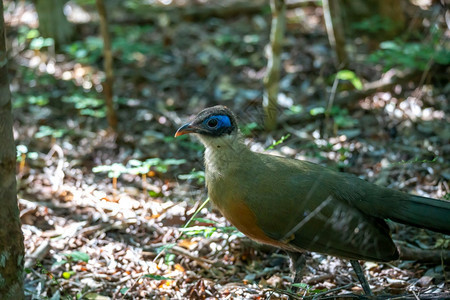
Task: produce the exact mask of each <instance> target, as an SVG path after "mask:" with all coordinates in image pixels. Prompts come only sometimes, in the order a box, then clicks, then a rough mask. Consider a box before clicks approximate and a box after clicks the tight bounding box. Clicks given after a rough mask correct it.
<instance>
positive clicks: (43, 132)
mask: <svg viewBox="0 0 450 300" xmlns="http://www.w3.org/2000/svg"><path fill="white" fill-rule="evenodd" d="M68 131H69V130H68V129H64V128H52V127H50V126H47V125H42V126H39V130H38V132H36V133H35V134H34V137H35V138H37V139H40V138H43V137H46V136H51V137H53V138H60V137H63V136H64V135H65V134H66V133H67V132H68Z"/></svg>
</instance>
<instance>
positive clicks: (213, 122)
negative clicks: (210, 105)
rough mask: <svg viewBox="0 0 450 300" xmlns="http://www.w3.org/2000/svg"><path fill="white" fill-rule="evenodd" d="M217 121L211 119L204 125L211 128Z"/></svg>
mask: <svg viewBox="0 0 450 300" xmlns="http://www.w3.org/2000/svg"><path fill="white" fill-rule="evenodd" d="M218 123H219V122H218V121H217V120H216V119H211V120H209V121H208V123H206V125H208V127H211V128H213V127H216V126H217V124H218Z"/></svg>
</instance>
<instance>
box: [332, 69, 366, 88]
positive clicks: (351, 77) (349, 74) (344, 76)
mask: <svg viewBox="0 0 450 300" xmlns="http://www.w3.org/2000/svg"><path fill="white" fill-rule="evenodd" d="M336 78H337V79H340V80H348V81H350V82H351V84H352V85H353V86H354V87H355V88H356V89H357V90H362V87H363V85H362V82H361V80H360V79H359V78H358V76H356V74H355V72H353V71H350V70H341V71H339V72H338V73H337V74H336Z"/></svg>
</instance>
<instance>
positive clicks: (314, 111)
mask: <svg viewBox="0 0 450 300" xmlns="http://www.w3.org/2000/svg"><path fill="white" fill-rule="evenodd" d="M324 113H325V107H314V108H311V110H310V111H309V114H310V115H311V116H317V115H321V114H324Z"/></svg>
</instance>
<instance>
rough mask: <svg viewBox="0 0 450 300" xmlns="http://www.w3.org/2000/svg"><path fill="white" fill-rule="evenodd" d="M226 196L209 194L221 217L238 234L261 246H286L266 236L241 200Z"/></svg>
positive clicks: (253, 214) (224, 194)
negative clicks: (236, 230)
mask: <svg viewBox="0 0 450 300" xmlns="http://www.w3.org/2000/svg"><path fill="white" fill-rule="evenodd" d="M224 196H225V197H224ZM226 196H227V195H226V193H223V194H222V195H214V192H213V193H210V198H211V200H212V201H213V203H214V204H216V206H217V207H218V208H219V210H220V212H221V213H222V214H223V216H224V217H225V218H226V219H227V220H228V221H230V223H231V224H233V226H235V227H236V228H237V229H238V230H239V231H240V232H242V233H243V234H245V235H246V236H248V237H249V238H251V239H253V240H255V241H258V242H260V243H263V244H269V245H272V246H276V247H284V246H286V245H284V244H283V243H281V242H279V241H276V240H274V239H272V238H270V237H268V236H267V235H266V233H265V232H264V231H263V230H262V229H261V227H260V226H259V225H258V219H257V218H256V216H255V213H254V212H253V211H252V210H251V209H250V208H249V207H248V205H246V203H245V201H243V199H240V198H238V197H233V196H231V195H229V196H228V198H227V197H226Z"/></svg>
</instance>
